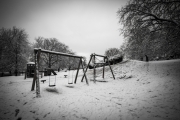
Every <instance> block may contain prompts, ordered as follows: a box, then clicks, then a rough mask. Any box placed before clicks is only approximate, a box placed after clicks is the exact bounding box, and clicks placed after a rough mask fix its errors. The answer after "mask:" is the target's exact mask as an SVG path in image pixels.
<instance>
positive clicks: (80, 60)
mask: <svg viewBox="0 0 180 120" xmlns="http://www.w3.org/2000/svg"><path fill="white" fill-rule="evenodd" d="M80 64H81V58H80V60H79V65H78V69H77V72H76V77H75V81H74V83H75V84H76V81H77V76H78V73H79V68H80Z"/></svg>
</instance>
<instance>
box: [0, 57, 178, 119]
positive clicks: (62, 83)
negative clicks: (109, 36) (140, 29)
mask: <svg viewBox="0 0 180 120" xmlns="http://www.w3.org/2000/svg"><path fill="white" fill-rule="evenodd" d="M112 69H113V71H114V74H115V77H116V79H115V80H114V79H113V78H112V74H111V72H110V70H109V67H108V66H106V67H105V79H104V80H103V79H102V78H101V77H102V68H97V70H96V72H97V74H96V75H97V81H96V82H95V83H94V82H93V81H89V86H87V85H86V83H85V81H84V82H80V81H81V78H82V75H83V73H82V70H81V71H80V75H79V76H78V80H77V84H73V85H68V80H69V81H71V80H73V79H74V77H75V73H76V71H70V72H59V73H58V75H57V76H56V87H54V88H49V87H48V85H49V77H48V76H47V77H43V78H41V80H42V79H45V80H46V82H45V83H42V82H41V83H40V87H41V98H36V97H35V96H36V94H35V91H30V90H31V85H32V78H28V79H26V80H24V79H23V78H24V77H23V76H18V77H15V76H10V77H1V78H0V85H1V87H0V119H2V120H4V119H14V120H17V119H19V120H20V119H22V120H28V119H29V120H60V119H61V120H62V119H63V120H75V119H77V120H80V119H82V120H83V119H88V120H102V119H104V120H105V119H106V120H117V119H121V120H152V119H153V120H154V119H156V120H176V119H177V120H178V119H180V115H179V113H180V60H168V61H152V62H148V63H146V62H142V61H135V60H130V61H127V62H124V63H119V64H116V65H112ZM92 73H93V70H88V71H87V77H88V80H90V79H93V74H92ZM65 74H67V75H68V76H69V77H70V78H64V75H65ZM50 78H51V80H50V81H51V82H54V81H55V77H54V76H51V77H50ZM98 80H101V81H106V82H98Z"/></svg>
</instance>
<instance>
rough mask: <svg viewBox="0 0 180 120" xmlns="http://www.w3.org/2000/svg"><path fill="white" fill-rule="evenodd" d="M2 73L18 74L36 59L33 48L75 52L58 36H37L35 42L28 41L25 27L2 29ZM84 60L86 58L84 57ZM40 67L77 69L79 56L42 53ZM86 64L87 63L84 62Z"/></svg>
mask: <svg viewBox="0 0 180 120" xmlns="http://www.w3.org/2000/svg"><path fill="white" fill-rule="evenodd" d="M0 43H1V44H0V73H1V74H3V73H4V72H9V73H10V74H15V75H16V76H17V75H18V74H19V73H20V72H22V71H25V69H26V64H27V62H30V61H34V50H33V48H41V49H46V50H50V51H57V52H63V53H68V54H72V55H75V52H73V51H72V50H70V48H69V47H68V46H67V45H65V44H64V43H62V42H60V41H59V40H58V39H56V38H43V37H38V38H35V43H33V44H31V43H29V41H28V34H27V32H26V31H25V30H24V29H21V28H17V27H13V28H1V29H0ZM84 61H86V59H85V58H84ZM40 63H41V65H40V69H41V70H44V68H53V69H63V68H68V69H75V68H77V65H78V63H79V60H78V59H77V58H71V57H63V56H56V55H51V54H45V53H42V54H41V59H40ZM84 64H85V63H84Z"/></svg>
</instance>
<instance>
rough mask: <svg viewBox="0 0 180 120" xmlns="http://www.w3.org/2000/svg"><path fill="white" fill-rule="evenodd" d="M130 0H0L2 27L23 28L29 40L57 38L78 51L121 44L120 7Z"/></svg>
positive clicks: (97, 50)
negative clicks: (118, 12)
mask: <svg viewBox="0 0 180 120" xmlns="http://www.w3.org/2000/svg"><path fill="white" fill-rule="evenodd" d="M126 3H127V0H0V16H1V17H0V27H1V28H2V27H5V28H12V27H13V26H16V27H18V28H23V29H25V31H26V32H27V33H28V35H29V41H30V42H31V43H33V42H35V40H34V39H35V38H37V37H38V36H41V37H44V38H57V39H58V40H59V41H60V42H62V43H64V44H66V45H67V46H69V48H70V49H71V50H72V51H73V52H76V54H78V55H82V56H86V57H88V58H89V55H90V54H91V53H97V54H102V55H104V53H105V50H107V49H108V48H114V47H115V48H119V47H120V45H121V44H122V42H123V37H122V36H120V31H119V28H121V26H120V24H119V23H118V17H117V13H116V12H117V11H118V9H119V8H121V7H122V6H124V5H125V4H126Z"/></svg>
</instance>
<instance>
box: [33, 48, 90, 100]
mask: <svg viewBox="0 0 180 120" xmlns="http://www.w3.org/2000/svg"><path fill="white" fill-rule="evenodd" d="M41 53H48V54H54V55H61V56H65V57H69V59H70V57H73V58H79V64H78V68H77V72H76V77H75V80H74V83H75V84H76V81H77V76H78V73H79V69H80V65H81V66H82V69H83V72H84V66H83V64H82V59H83V57H82V56H77V55H72V54H67V53H62V52H56V51H49V50H44V49H40V48H39V49H38V48H34V58H35V74H34V78H33V82H32V87H31V91H33V90H34V88H35V84H36V96H37V97H40V84H39V60H40V55H41ZM69 66H70V64H69ZM69 70H70V67H69ZM49 71H50V73H49V87H54V86H55V85H56V75H57V74H56V73H55V72H54V71H53V70H52V69H51V70H49ZM51 72H52V73H53V74H54V75H55V83H54V84H52V85H51V84H50V74H51ZM84 76H85V79H86V84H87V85H89V83H88V80H87V77H86V74H85V73H84ZM84 76H83V77H84ZM68 83H70V82H68ZM70 84H72V83H70Z"/></svg>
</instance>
